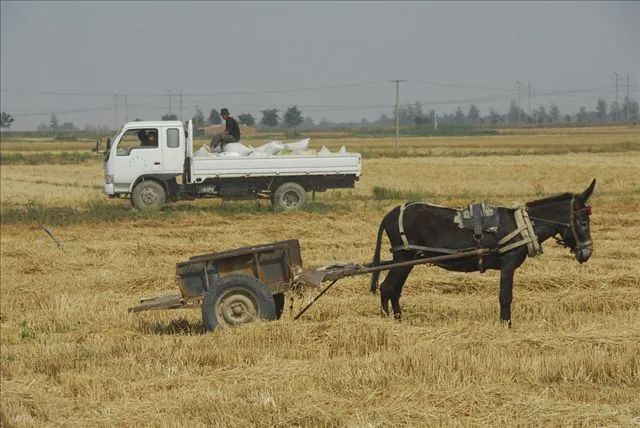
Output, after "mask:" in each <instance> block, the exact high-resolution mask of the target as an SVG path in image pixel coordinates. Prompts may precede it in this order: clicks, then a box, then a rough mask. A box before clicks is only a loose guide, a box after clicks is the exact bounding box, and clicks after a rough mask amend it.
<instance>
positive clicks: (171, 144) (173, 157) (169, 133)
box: [162, 126, 185, 174]
mask: <svg viewBox="0 0 640 428" xmlns="http://www.w3.org/2000/svg"><path fill="white" fill-rule="evenodd" d="M163 133H164V135H163V139H162V140H163V143H162V170H163V172H165V173H175V174H182V170H183V168H184V144H185V142H184V132H183V130H182V128H179V127H177V126H176V127H171V128H165V129H164V131H163Z"/></svg>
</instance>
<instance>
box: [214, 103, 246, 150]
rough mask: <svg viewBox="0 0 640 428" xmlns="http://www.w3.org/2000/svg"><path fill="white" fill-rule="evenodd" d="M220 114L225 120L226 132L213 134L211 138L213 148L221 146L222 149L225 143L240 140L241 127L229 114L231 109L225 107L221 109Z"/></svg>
mask: <svg viewBox="0 0 640 428" xmlns="http://www.w3.org/2000/svg"><path fill="white" fill-rule="evenodd" d="M220 116H222V118H223V119H224V121H225V127H224V132H220V133H218V134H216V135H214V136H213V138H212V139H211V150H214V149H215V148H216V147H218V146H220V151H222V149H223V148H224V145H225V144H227V143H235V142H238V141H240V127H239V126H238V122H237V121H236V120H235V119H234V118H232V117H231V116H230V115H229V110H228V109H226V108H223V109H222V110H220Z"/></svg>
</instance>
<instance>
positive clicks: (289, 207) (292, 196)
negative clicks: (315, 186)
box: [271, 181, 307, 211]
mask: <svg viewBox="0 0 640 428" xmlns="http://www.w3.org/2000/svg"><path fill="white" fill-rule="evenodd" d="M271 203H272V204H273V207H274V208H276V209H281V210H283V211H293V210H297V209H300V208H302V207H304V206H305V205H306V204H307V192H306V191H305V190H304V187H302V186H301V185H299V184H298V183H294V182H292V181H290V182H287V183H284V184H282V185H280V186H279V187H278V188H277V189H276V191H275V192H274V193H273V198H272V200H271Z"/></svg>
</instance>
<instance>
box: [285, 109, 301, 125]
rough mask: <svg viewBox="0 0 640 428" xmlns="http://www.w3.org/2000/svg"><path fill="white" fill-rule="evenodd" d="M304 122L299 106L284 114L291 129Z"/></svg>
mask: <svg viewBox="0 0 640 428" xmlns="http://www.w3.org/2000/svg"><path fill="white" fill-rule="evenodd" d="M303 120H304V119H303V118H302V112H301V111H300V110H298V106H293V107H289V108H288V109H287V111H286V112H285V114H284V122H285V123H286V124H287V126H288V127H289V128H295V127H296V126H298V125H300V124H301V123H302V121H303Z"/></svg>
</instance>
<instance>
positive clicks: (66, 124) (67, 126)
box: [58, 122, 77, 131]
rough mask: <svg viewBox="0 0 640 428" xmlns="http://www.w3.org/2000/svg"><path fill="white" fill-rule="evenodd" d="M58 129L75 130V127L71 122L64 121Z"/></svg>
mask: <svg viewBox="0 0 640 428" xmlns="http://www.w3.org/2000/svg"><path fill="white" fill-rule="evenodd" d="M58 129H59V130H61V131H75V130H76V129H77V128H76V126H75V125H74V124H73V122H64V123H63V124H62V125H60V127H59V128H58Z"/></svg>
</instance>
